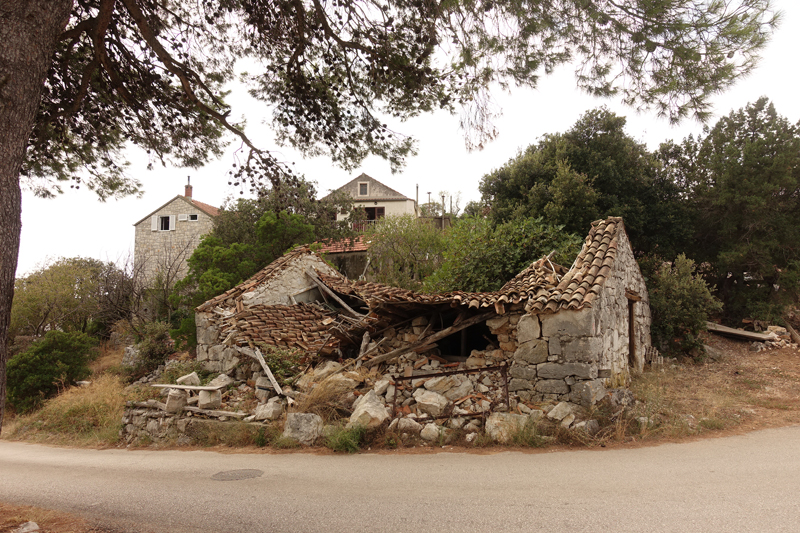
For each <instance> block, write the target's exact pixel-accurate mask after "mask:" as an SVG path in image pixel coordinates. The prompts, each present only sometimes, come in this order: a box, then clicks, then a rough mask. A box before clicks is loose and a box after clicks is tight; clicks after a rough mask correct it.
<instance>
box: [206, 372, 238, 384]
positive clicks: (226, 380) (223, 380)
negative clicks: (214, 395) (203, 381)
mask: <svg viewBox="0 0 800 533" xmlns="http://www.w3.org/2000/svg"><path fill="white" fill-rule="evenodd" d="M232 383H233V378H231V377H230V376H229V375H227V374H220V375H219V376H217V377H215V378H214V379H212V380H211V381H209V382H208V385H209V386H210V387H227V386H228V385H231V384H232Z"/></svg>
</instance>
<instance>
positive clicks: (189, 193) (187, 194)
mask: <svg viewBox="0 0 800 533" xmlns="http://www.w3.org/2000/svg"><path fill="white" fill-rule="evenodd" d="M191 181H192V178H191V177H188V178H186V188H185V189H184V191H183V195H184V196H185V197H186V198H191V197H192V184H191Z"/></svg>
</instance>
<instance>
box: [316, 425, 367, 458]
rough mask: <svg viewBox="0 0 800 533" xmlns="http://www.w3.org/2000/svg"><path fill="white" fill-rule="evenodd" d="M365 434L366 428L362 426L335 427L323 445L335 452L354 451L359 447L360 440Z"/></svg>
mask: <svg viewBox="0 0 800 533" xmlns="http://www.w3.org/2000/svg"><path fill="white" fill-rule="evenodd" d="M366 434H367V430H366V429H365V428H364V427H363V426H353V427H351V428H337V429H336V430H334V431H333V432H332V433H331V434H330V435H328V438H326V439H325V446H327V447H328V448H330V449H331V450H333V451H335V452H347V453H356V452H357V451H358V450H360V449H361V448H360V446H361V442H362V441H363V440H364V436H365V435H366Z"/></svg>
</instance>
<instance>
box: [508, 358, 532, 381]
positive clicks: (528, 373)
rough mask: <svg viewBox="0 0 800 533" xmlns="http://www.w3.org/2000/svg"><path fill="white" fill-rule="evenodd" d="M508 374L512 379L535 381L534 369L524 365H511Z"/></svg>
mask: <svg viewBox="0 0 800 533" xmlns="http://www.w3.org/2000/svg"><path fill="white" fill-rule="evenodd" d="M508 373H509V375H510V376H511V377H512V378H519V379H527V380H528V381H533V380H535V379H536V367H535V366H528V365H526V364H524V363H519V362H515V363H514V364H513V365H511V369H510V370H509V371H508Z"/></svg>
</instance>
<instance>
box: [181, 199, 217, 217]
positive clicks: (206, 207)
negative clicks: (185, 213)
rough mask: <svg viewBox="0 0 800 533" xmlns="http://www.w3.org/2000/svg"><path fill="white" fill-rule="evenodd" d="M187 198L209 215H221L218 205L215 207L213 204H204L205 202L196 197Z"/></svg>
mask: <svg viewBox="0 0 800 533" xmlns="http://www.w3.org/2000/svg"><path fill="white" fill-rule="evenodd" d="M186 199H187V200H189V201H190V202H192V204H193V205H195V206H196V207H197V208H198V209H200V210H201V211H203V212H204V213H205V214H207V215H210V216H212V217H215V216H217V215H219V208H218V207H214V206H213V205H208V204H204V203H203V202H199V201H197V200H195V199H194V198H188V197H187V198H186Z"/></svg>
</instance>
